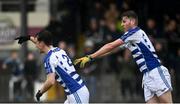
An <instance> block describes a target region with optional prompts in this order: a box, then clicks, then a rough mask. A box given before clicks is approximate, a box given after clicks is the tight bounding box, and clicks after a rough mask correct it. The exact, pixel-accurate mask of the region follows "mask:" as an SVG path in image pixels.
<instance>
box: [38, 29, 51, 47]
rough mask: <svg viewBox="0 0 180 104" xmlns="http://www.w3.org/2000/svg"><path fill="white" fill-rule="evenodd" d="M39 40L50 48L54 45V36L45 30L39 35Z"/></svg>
mask: <svg viewBox="0 0 180 104" xmlns="http://www.w3.org/2000/svg"><path fill="white" fill-rule="evenodd" d="M37 40H38V41H43V42H44V43H45V44H46V45H48V46H49V45H52V34H51V33H50V32H49V31H47V30H43V31H41V32H39V33H37Z"/></svg>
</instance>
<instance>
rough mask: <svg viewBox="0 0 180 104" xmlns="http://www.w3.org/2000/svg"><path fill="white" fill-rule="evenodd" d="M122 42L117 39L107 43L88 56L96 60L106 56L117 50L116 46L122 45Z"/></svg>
mask: <svg viewBox="0 0 180 104" xmlns="http://www.w3.org/2000/svg"><path fill="white" fill-rule="evenodd" d="M123 43H124V42H123V41H122V40H121V39H117V40H115V41H113V42H111V43H108V44H106V45H104V46H103V47H101V48H100V49H99V50H98V51H96V52H95V53H93V54H90V55H89V56H90V57H91V58H98V57H102V56H105V55H107V54H108V53H110V52H111V51H112V50H113V49H115V48H117V47H118V46H120V45H122V44H123Z"/></svg>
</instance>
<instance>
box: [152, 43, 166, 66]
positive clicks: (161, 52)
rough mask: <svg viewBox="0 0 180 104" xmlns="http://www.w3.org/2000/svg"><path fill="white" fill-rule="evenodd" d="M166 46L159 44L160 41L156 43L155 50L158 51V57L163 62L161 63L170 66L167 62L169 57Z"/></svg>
mask: <svg viewBox="0 0 180 104" xmlns="http://www.w3.org/2000/svg"><path fill="white" fill-rule="evenodd" d="M164 46H165V45H163V44H162V43H161V42H158V41H157V42H155V49H156V53H157V56H158V57H159V59H160V60H161V63H162V64H163V65H165V66H166V65H167V64H168V62H167V58H168V55H167V51H166V49H165V48H164ZM167 67H168V66H167Z"/></svg>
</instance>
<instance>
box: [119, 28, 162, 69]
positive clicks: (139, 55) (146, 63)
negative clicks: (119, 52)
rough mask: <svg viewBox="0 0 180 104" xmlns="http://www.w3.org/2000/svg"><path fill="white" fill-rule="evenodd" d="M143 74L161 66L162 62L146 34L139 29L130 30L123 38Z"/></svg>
mask: <svg viewBox="0 0 180 104" xmlns="http://www.w3.org/2000/svg"><path fill="white" fill-rule="evenodd" d="M120 39H121V40H123V41H124V43H125V47H126V48H128V49H129V50H130V51H131V53H132V56H133V58H134V60H135V61H136V63H137V65H138V67H139V69H140V71H141V72H144V71H145V70H152V69H154V68H156V67H158V66H160V65H161V64H160V60H159V58H158V56H157V55H156V53H155V49H154V47H153V45H152V43H151V41H150V40H149V38H148V36H147V35H146V33H145V32H144V31H143V30H141V29H140V28H139V27H135V28H133V29H130V30H128V31H127V32H126V33H124V34H123V35H122V36H121V37H120Z"/></svg>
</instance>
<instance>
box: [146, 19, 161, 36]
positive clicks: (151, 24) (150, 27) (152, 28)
mask: <svg viewBox="0 0 180 104" xmlns="http://www.w3.org/2000/svg"><path fill="white" fill-rule="evenodd" d="M146 25H147V27H146V32H147V34H148V36H151V37H153V38H159V37H160V34H158V33H157V30H156V22H155V20H154V19H152V18H150V19H148V20H147V24H146Z"/></svg>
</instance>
